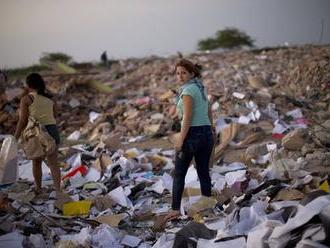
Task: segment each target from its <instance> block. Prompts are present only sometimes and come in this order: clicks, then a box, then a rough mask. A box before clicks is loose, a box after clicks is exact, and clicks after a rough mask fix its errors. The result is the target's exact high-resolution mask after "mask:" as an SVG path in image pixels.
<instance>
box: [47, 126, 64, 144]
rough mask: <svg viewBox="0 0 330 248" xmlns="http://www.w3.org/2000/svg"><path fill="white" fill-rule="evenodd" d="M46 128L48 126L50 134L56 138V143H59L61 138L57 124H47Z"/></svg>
mask: <svg viewBox="0 0 330 248" xmlns="http://www.w3.org/2000/svg"><path fill="white" fill-rule="evenodd" d="M45 128H46V130H47V132H48V133H49V135H50V136H52V137H53V138H54V140H55V143H56V145H59V144H60V142H61V140H60V134H59V132H58V129H57V126H56V125H46V126H45Z"/></svg>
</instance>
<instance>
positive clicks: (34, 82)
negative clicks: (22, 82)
mask: <svg viewBox="0 0 330 248" xmlns="http://www.w3.org/2000/svg"><path fill="white" fill-rule="evenodd" d="M26 84H27V86H29V88H31V89H34V90H36V91H37V93H38V95H42V96H44V97H48V98H52V95H51V94H49V93H48V92H47V90H46V84H45V81H44V79H43V78H42V77H41V75H40V74H39V73H31V74H29V75H28V76H27V77H26Z"/></svg>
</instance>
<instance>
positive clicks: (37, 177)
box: [32, 159, 42, 194]
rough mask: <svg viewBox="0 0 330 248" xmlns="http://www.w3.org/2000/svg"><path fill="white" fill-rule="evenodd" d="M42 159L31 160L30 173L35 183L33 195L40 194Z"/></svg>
mask: <svg viewBox="0 0 330 248" xmlns="http://www.w3.org/2000/svg"><path fill="white" fill-rule="evenodd" d="M41 164H42V159H34V160H32V173H33V177H34V183H35V193H37V194H38V193H41V179H42V167H41Z"/></svg>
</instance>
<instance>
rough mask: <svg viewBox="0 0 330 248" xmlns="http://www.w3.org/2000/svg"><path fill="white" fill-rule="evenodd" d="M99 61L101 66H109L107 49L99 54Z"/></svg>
mask: <svg viewBox="0 0 330 248" xmlns="http://www.w3.org/2000/svg"><path fill="white" fill-rule="evenodd" d="M101 62H102V64H103V66H105V67H107V68H108V67H110V63H109V60H108V55H107V51H104V52H103V53H102V54H101Z"/></svg>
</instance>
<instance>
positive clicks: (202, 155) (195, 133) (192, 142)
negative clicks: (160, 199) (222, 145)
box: [172, 126, 214, 210]
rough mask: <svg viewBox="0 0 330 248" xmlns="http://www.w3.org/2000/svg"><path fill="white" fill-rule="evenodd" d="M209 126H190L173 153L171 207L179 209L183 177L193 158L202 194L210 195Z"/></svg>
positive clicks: (211, 146)
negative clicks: (174, 153)
mask: <svg viewBox="0 0 330 248" xmlns="http://www.w3.org/2000/svg"><path fill="white" fill-rule="evenodd" d="M213 144H214V141H213V135H212V129H211V126H196V127H190V128H189V131H188V134H187V136H186V138H185V140H184V142H183V145H182V149H181V151H180V152H177V153H176V155H175V171H174V179H173V190H172V209H173V210H179V209H180V206H181V198H182V193H183V189H184V182H185V177H186V174H187V171H188V168H189V165H190V163H191V161H192V159H193V158H195V162H196V170H197V174H198V178H199V181H200V185H201V192H202V195H204V196H211V178H210V174H209V160H210V157H211V154H212V149H213Z"/></svg>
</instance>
